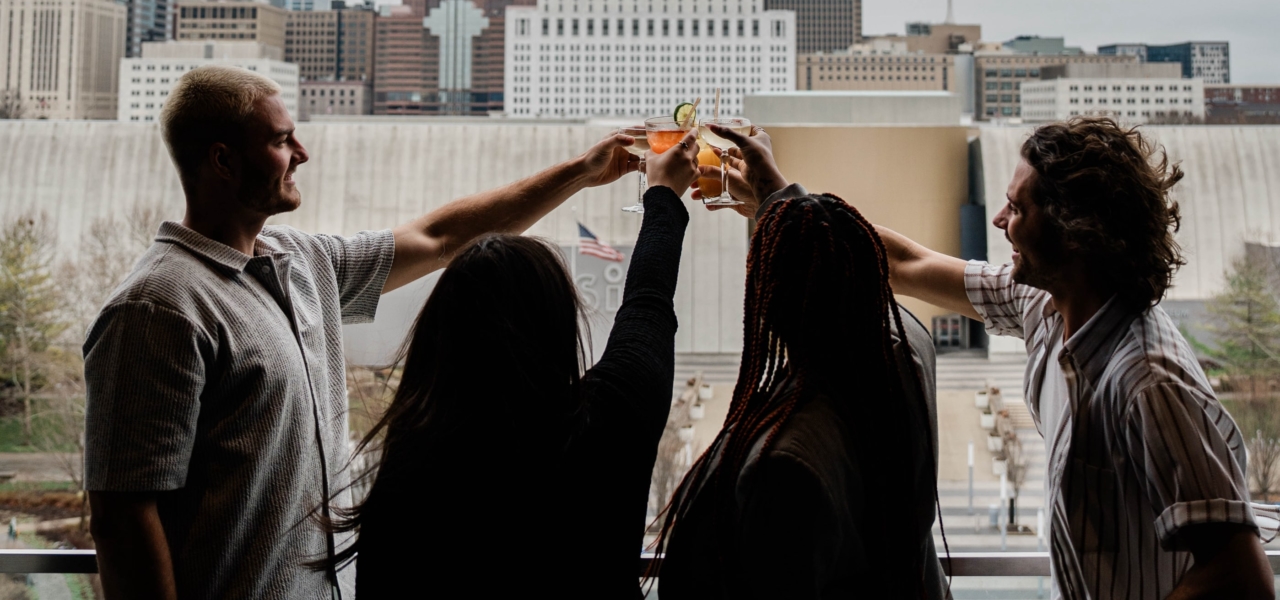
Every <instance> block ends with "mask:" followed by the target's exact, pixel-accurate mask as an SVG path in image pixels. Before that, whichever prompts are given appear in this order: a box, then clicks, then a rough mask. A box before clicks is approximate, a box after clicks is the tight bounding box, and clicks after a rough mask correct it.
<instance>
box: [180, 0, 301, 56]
mask: <svg viewBox="0 0 1280 600" xmlns="http://www.w3.org/2000/svg"><path fill="white" fill-rule="evenodd" d="M175 12H176V13H177V15H178V18H177V26H176V28H175V29H174V39H176V40H179V41H204V40H211V41H225V42H262V43H263V44H265V45H267V46H274V47H276V48H280V49H283V48H284V24H285V17H286V16H287V14H288V11H286V10H284V9H283V8H279V7H276V6H272V5H270V4H264V3H262V2H252V1H247V0H240V1H237V0H209V1H202V0H178V2H177V5H176V8H175Z"/></svg>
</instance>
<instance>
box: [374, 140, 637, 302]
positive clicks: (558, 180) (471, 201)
mask: <svg viewBox="0 0 1280 600" xmlns="http://www.w3.org/2000/svg"><path fill="white" fill-rule="evenodd" d="M633 142H634V140H633V139H632V138H631V137H628V136H625V135H621V134H614V135H610V136H609V137H607V138H605V139H604V140H602V141H600V142H599V143H597V144H596V145H595V146H592V147H591V149H590V150H587V151H586V153H584V154H583V155H581V156H579V157H577V158H574V159H573V160H570V161H567V162H563V163H560V164H558V165H556V166H554V167H551V168H549V169H546V170H544V171H541V172H539V173H537V174H535V175H533V176H531V177H527V178H525V179H521V180H520V181H517V182H515V183H510V184H507V185H504V186H502V187H499V188H496V189H492V190H489V191H485V192H480V193H479V194H473V195H471V196H465V197H463V198H459V199H457V200H454V201H452V202H450V203H448V204H446V205H444V206H441V207H440V208H437V209H436V210H433V211H431V212H429V213H427V214H426V215H423V216H421V217H419V218H417V219H414V220H413V221H410V222H408V223H405V224H403V225H401V226H399V227H396V228H395V229H394V230H393V233H394V234H395V242H396V250H395V260H394V261H393V262H392V265H391V273H390V274H389V275H388V276H387V280H386V283H385V284H384V285H383V288H382V293H384V294H385V293H387V292H389V291H391V290H394V289H396V288H398V287H400V286H403V285H405V284H407V283H409V282H412V281H415V280H417V279H418V278H420V277H422V276H424V275H426V274H428V273H431V272H432V271H435V270H437V269H441V268H444V267H445V266H446V265H448V264H449V261H450V260H452V259H453V257H454V256H455V255H456V254H457V252H458V251H459V250H461V249H462V248H464V247H466V245H467V244H469V243H471V241H472V240H474V239H476V238H477V237H479V236H481V235H484V234H487V233H521V232H523V231H524V230H526V229H528V228H529V227H531V226H533V224H534V223H536V222H538V219H541V218H542V217H544V216H546V214H547V213H549V212H551V211H552V209H554V208H555V207H557V206H559V205H560V203H562V202H564V201H565V200H567V199H568V198H569V197H570V196H572V195H574V194H576V193H578V192H579V191H581V190H583V189H584V188H588V187H594V186H598V185H604V184H606V183H610V182H613V181H616V180H617V179H618V178H619V177H622V176H623V175H625V174H627V173H629V172H631V171H634V170H636V168H637V165H638V164H639V159H638V158H636V157H635V156H633V155H632V154H631V153H629V152H627V151H626V150H625V149H624V148H625V147H626V146H630V145H631V144H632V143H633Z"/></svg>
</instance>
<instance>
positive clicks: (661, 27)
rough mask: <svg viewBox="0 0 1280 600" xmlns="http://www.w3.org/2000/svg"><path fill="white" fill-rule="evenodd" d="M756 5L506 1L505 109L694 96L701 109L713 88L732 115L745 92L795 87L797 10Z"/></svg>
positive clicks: (526, 112) (638, 110)
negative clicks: (508, 27) (523, 3)
mask: <svg viewBox="0 0 1280 600" xmlns="http://www.w3.org/2000/svg"><path fill="white" fill-rule="evenodd" d="M760 4H761V2H760V0H732V2H723V3H721V5H720V6H716V5H714V4H712V5H710V6H708V5H706V4H703V3H702V2H701V0H675V1H674V2H672V3H669V4H665V5H663V6H661V7H658V6H652V5H648V4H625V3H624V4H623V6H622V9H623V10H622V11H621V12H618V11H617V10H616V8H617V7H618V5H617V4H615V3H613V2H609V1H608V0H583V1H582V2H579V3H576V4H567V3H560V2H558V0H539V2H538V5H537V6H536V7H535V6H518V7H517V6H512V7H509V8H507V22H508V23H510V24H511V26H512V27H511V32H512V33H511V34H509V35H508V36H507V54H506V66H507V68H506V99H507V109H506V112H507V114H509V115H515V116H529V117H553V118H584V117H589V116H592V115H617V116H621V115H627V116H631V117H647V116H653V115H663V114H671V111H672V109H674V108H675V106H676V105H677V104H679V103H681V102H692V101H693V100H694V98H697V97H701V98H702V105H701V108H700V109H699V110H700V111H701V113H702V114H704V115H705V114H708V113H709V112H710V110H711V108H712V107H711V104H712V102H713V101H714V99H715V96H716V90H717V89H719V90H721V93H720V114H722V115H740V114H742V98H743V96H745V95H747V94H751V93H756V92H787V91H792V90H794V89H795V65H796V63H795V60H796V58H795V56H796V52H795V44H796V37H795V36H796V28H795V22H796V21H795V19H796V17H795V13H793V12H791V11H789V10H765V9H763V8H762V7H761V6H760ZM611 9H615V10H611ZM708 10H710V12H708Z"/></svg>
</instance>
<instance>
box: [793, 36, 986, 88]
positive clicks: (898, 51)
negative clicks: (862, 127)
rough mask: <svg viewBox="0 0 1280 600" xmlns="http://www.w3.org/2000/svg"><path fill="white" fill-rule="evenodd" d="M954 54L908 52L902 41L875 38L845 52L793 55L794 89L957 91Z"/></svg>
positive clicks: (855, 45) (853, 46)
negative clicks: (794, 68)
mask: <svg viewBox="0 0 1280 600" xmlns="http://www.w3.org/2000/svg"><path fill="white" fill-rule="evenodd" d="M958 87H959V86H958V85H957V78H956V69H955V56H954V55H951V54H925V53H914V52H908V51H907V45H906V43H905V42H890V41H887V40H881V39H876V40H872V41H870V42H867V43H864V44H854V45H852V46H850V47H849V49H848V50H847V51H845V52H833V53H830V54H828V53H825V52H819V53H816V54H800V55H797V56H796V89H798V90H814V91H835V90H865V91H873V90H886V91H887V90H895V91H906V90H918V91H942V92H956V93H961V90H958V89H957V88H958Z"/></svg>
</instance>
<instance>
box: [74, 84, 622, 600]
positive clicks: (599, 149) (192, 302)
mask: <svg viewBox="0 0 1280 600" xmlns="http://www.w3.org/2000/svg"><path fill="white" fill-rule="evenodd" d="M161 132H162V135H163V136H164V140H165V144H166V145H167V146H168V148H169V152H170V154H171V156H172V158H173V162H174V165H175V166H176V167H177V169H178V176H179V178H180V180H181V182H182V189H183V192H184V194H185V196H186V206H187V207H186V214H185V216H184V217H183V220H182V222H180V223H178V222H167V223H165V224H164V225H162V226H161V228H160V231H159V233H158V234H157V236H156V241H155V243H154V244H153V245H152V247H151V248H150V249H149V250H148V251H147V253H146V254H145V255H143V257H142V259H141V260H140V261H139V262H138V264H137V266H136V267H135V269H134V271H133V273H131V274H130V275H129V277H128V278H127V279H126V280H125V282H124V283H123V284H122V285H121V286H120V287H119V288H118V289H117V290H116V291H115V292H114V293H113V294H112V296H111V299H110V300H108V302H107V303H106V305H105V306H104V307H103V309H102V312H101V313H100V314H99V316H98V318H97V320H96V321H95V322H94V324H93V325H92V327H91V328H90V331H89V335H88V338H87V339H86V341H85V344H84V353H85V379H86V381H87V384H88V410H87V417H86V421H87V437H86V443H87V447H86V457H85V463H86V481H87V483H86V487H87V488H88V489H89V490H90V499H91V506H92V509H93V521H92V524H93V534H94V539H95V540H96V543H97V547H98V562H99V568H100V570H101V574H102V584H103V588H104V589H105V591H106V593H107V596H108V597H109V598H112V599H118V598H129V599H137V598H178V597H181V598H184V599H190V598H255V599H270V598H339V597H345V598H352V597H354V594H353V592H352V589H353V586H352V582H354V579H355V576H354V572H353V569H344V570H342V571H340V572H333V571H330V572H316V571H312V570H309V569H307V568H305V567H304V566H302V563H303V562H305V561H308V560H312V559H316V558H323V557H325V556H331V555H332V553H333V552H334V549H335V547H338V546H340V545H341V544H342V543H343V540H340V539H334V537H333V536H331V535H328V534H326V533H324V532H323V531H322V530H321V529H320V528H319V527H317V526H316V525H315V523H314V522H313V521H312V520H309V519H308V514H309V513H310V511H312V509H313V508H314V507H316V506H317V505H320V504H322V502H321V500H322V499H323V498H325V497H328V496H330V495H332V494H337V500H336V502H337V503H339V504H344V503H345V504H349V502H347V499H345V498H344V497H343V496H344V490H345V489H346V487H347V480H346V478H345V477H346V475H345V474H344V473H343V471H342V467H343V466H344V465H345V464H346V462H347V458H348V457H347V449H346V439H347V418H346V411H347V403H346V399H345V382H344V371H343V352H342V330H341V326H342V324H343V323H344V322H345V323H351V322H367V321H370V320H372V319H373V316H374V311H375V310H376V308H377V304H378V296H379V295H380V294H383V293H386V292H388V291H391V290H393V289H396V288H398V287H400V286H403V285H405V284H407V283H409V282H411V281H414V280H416V279H418V278H420V277H422V276H423V275H426V274H427V273H430V272H432V271H434V270H436V269H439V268H442V267H444V266H445V265H446V264H448V262H449V260H450V258H451V257H452V256H453V255H454V254H455V253H456V252H457V251H458V250H460V249H462V248H464V247H465V246H466V245H467V244H468V242H470V241H471V240H473V239H474V238H476V237H477V236H479V235H481V234H484V233H489V232H509V233H512V232H514V233H518V232H520V231H523V230H525V229H527V228H528V227H529V226H531V225H532V224H533V223H534V222H535V221H537V220H538V219H539V218H541V217H542V216H543V215H546V214H547V213H548V212H550V211H551V210H552V209H553V208H555V207H556V206H557V205H559V204H560V203H561V202H563V201H564V200H565V199H566V198H568V197H569V196H571V195H572V194H574V193H576V192H577V191H579V190H581V189H583V188H585V187H589V186H595V185H602V184H605V183H609V182H612V181H614V180H616V179H617V178H618V177H620V176H622V175H623V174H625V173H627V172H628V171H631V170H634V169H635V164H636V161H635V159H633V158H630V155H629V154H628V153H627V152H626V151H625V150H624V149H623V146H625V145H629V144H630V143H631V139H630V138H628V137H625V136H610V137H609V138H607V139H605V140H603V141H601V142H600V143H598V144H596V145H595V146H593V147H592V148H591V149H590V150H588V151H587V152H586V153H585V154H583V155H581V156H579V157H577V158H575V159H573V160H570V161H568V162H566V163H563V164H560V165H557V166H554V167H552V168H550V169H547V170H545V171H543V172H541V173H538V174H536V175H534V176H532V177H530V178H528V179H525V180H522V181H519V182H516V183H513V184H510V185H507V186H504V187H501V188H498V189H495V190H492V191H489V192H484V193H480V194H476V195H474V196H468V197H465V198H461V199H459V200H455V201H453V202H451V203H449V204H446V205H445V206H443V207H441V208H439V209H437V210H435V211H432V212H431V213H429V214H427V215H425V216H423V217H421V218H419V219H416V220H414V221H412V222H409V223H406V224H403V225H400V226H399V227H396V228H395V229H392V230H384V231H371V232H361V233H358V234H356V235H354V236H352V237H345V238H344V237H338V236H332V235H312V234H307V233H303V232H301V231H298V230H295V229H292V228H288V227H277V226H271V227H264V224H265V222H266V220H267V218H269V217H270V216H272V215H275V214H279V213H283V212H288V211H291V210H294V209H296V208H298V206H299V205H300V203H301V201H302V196H301V192H300V190H299V189H298V187H297V185H296V183H295V182H294V178H293V176H294V172H295V171H296V170H297V169H298V167H299V165H301V164H302V163H305V162H307V158H308V156H307V151H306V150H305V149H304V148H303V146H302V143H301V142H300V141H299V140H298V138H297V136H296V135H295V134H294V125H293V121H292V120H291V119H290V117H289V113H288V111H287V110H286V109H285V105H284V102H283V101H282V100H281V98H280V88H279V87H278V86H277V85H276V84H275V83H273V82H272V81H270V80H269V79H267V78H265V77H262V76H260V75H257V74H255V73H251V72H249V71H245V70H242V69H235V68H229V67H202V68H199V69H195V70H193V71H191V72H189V73H187V74H186V75H185V76H183V78H182V79H181V80H180V81H179V83H178V85H177V87H176V88H175V89H174V90H173V93H172V94H171V95H170V96H169V99H168V103H167V104H166V106H165V108H164V112H163V114H162V115H161ZM323 510H324V511H326V512H327V510H328V509H327V508H326V509H323Z"/></svg>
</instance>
